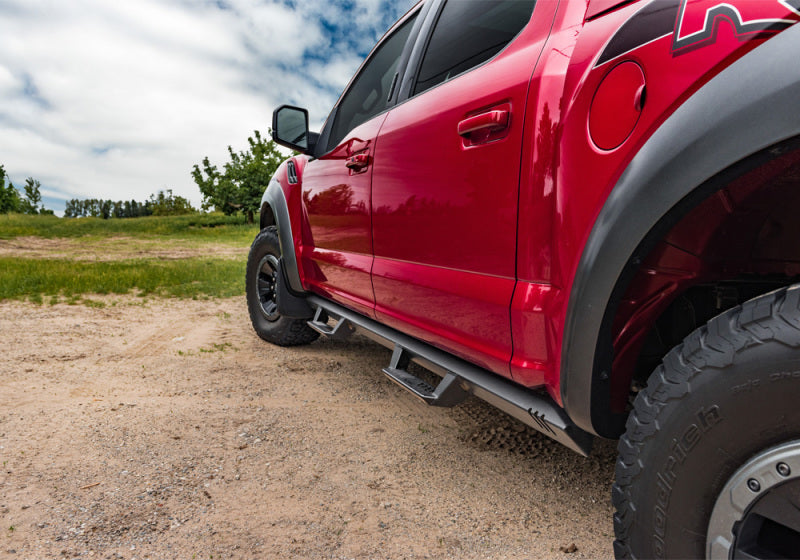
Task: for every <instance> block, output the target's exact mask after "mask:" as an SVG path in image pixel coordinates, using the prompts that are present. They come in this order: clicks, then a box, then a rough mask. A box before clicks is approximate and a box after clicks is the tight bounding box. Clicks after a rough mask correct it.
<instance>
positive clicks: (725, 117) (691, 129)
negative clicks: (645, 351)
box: [561, 26, 800, 437]
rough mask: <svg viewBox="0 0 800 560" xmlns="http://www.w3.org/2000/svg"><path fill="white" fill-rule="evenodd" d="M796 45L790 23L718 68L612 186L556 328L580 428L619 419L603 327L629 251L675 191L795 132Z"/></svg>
mask: <svg viewBox="0 0 800 560" xmlns="http://www.w3.org/2000/svg"><path fill="white" fill-rule="evenodd" d="M798 52H800V26H795V27H793V28H791V29H788V30H787V31H784V32H783V33H781V34H780V35H778V36H776V37H775V38H772V39H770V40H768V41H767V42H765V43H764V44H763V45H761V46H760V47H758V48H757V49H755V50H753V51H751V52H750V53H748V54H746V55H745V56H743V57H742V58H741V59H739V60H738V61H736V62H734V63H733V64H732V65H731V66H730V67H728V68H727V69H725V70H723V71H722V72H721V73H720V74H719V75H717V76H716V77H714V78H713V79H712V80H710V81H709V82H708V83H707V84H706V85H704V86H703V87H702V88H701V89H700V90H698V91H697V93H696V94H694V95H693V96H692V97H691V98H689V99H688V100H687V101H686V103H684V104H683V105H682V106H680V107H679V108H678V109H677V110H676V111H675V113H674V114H673V115H671V116H670V117H669V118H668V119H667V120H666V121H665V122H664V124H663V125H661V127H659V129H658V130H656V132H655V133H654V134H653V135H652V137H651V138H650V139H649V140H648V141H647V142H646V143H645V145H644V146H643V147H642V148H641V149H640V150H639V152H638V153H637V154H636V156H635V157H634V158H633V160H632V161H631V162H630V164H629V165H628V167H627V168H626V170H625V171H624V173H623V174H622V176H621V177H620V179H619V181H618V182H617V183H616V185H615V186H614V188H613V190H612V191H611V193H610V195H609V197H608V199H607V200H606V202H605V204H604V206H603V208H602V210H601V212H600V214H599V216H598V218H597V221H596V222H595V224H594V226H593V227H592V230H591V233H590V235H589V238H588V240H587V242H586V245H585V246H584V249H583V253H582V255H581V259H580V261H579V264H578V267H577V270H576V274H575V278H574V283H573V286H572V290H571V293H570V298H569V304H568V309H567V321H566V325H565V328H564V335H563V336H564V338H563V344H562V354H561V395H562V398H563V402H564V406H565V408H566V410H567V413H568V414H569V416H570V417H571V418H572V420H573V421H574V422H575V423H576V424H577V425H578V426H580V427H581V428H583V429H584V430H587V431H589V432H592V433H596V434H599V435H602V436H605V437H613V436H615V435H618V433H615V432H617V431H618V430H619V429H620V428H621V427H622V426H621V421H624V418H621V417H619V418H610V421H606V420H609V416H608V415H607V414H606V409H605V408H604V402H603V398H604V395H605V394H606V393H607V390H605V387H606V383H605V381H604V379H607V378H608V376H609V375H610V373H611V372H610V358H611V356H610V355H607V354H610V335H609V334H607V333H608V332H610V321H611V320H613V315H614V312H615V304H614V300H615V297H620V295H621V294H617V295H616V296H615V294H616V292H618V291H620V290H621V291H624V289H625V287H626V276H627V275H628V273H629V269H630V268H632V263H634V262H635V259H636V257H637V256H642V254H646V253H647V251H648V250H649V244H650V243H651V242H654V241H653V239H654V238H657V237H658V235H659V234H662V235H663V233H665V232H663V231H661V229H662V228H665V227H667V226H668V225H669V224H667V223H666V222H667V221H669V220H665V218H666V217H667V216H668V215H670V216H669V217H670V219H671V218H672V217H673V216H674V215H675V214H678V213H679V212H678V211H677V210H678V209H681V210H682V208H681V207H680V206H679V203H681V201H683V203H684V204H688V203H689V202H692V203H695V202H696V201H695V200H694V196H697V197H700V196H701V195H703V196H705V195H707V194H710V193H711V192H713V191H714V190H716V189H720V188H722V187H724V186H725V184H726V182H727V181H729V180H730V179H732V178H734V177H735V176H737V175H738V174H741V173H742V171H743V169H742V168H743V167H747V166H746V165H744V164H743V163H742V162H746V161H747V160H748V158H751V156H755V155H756V154H760V156H758V157H755V160H754V159H752V158H751V160H750V167H752V166H753V165H756V164H757V163H758V161H763V160H764V158H765V157H766V158H769V157H771V156H770V154H769V152H765V150H767V149H768V148H770V147H771V146H775V145H777V144H779V143H781V142H784V141H787V140H790V139H792V138H794V137H796V136H798V135H800V80H798V79H797V74H796V72H795V69H796V68H797V53H798ZM742 76H748V79H747V80H742ZM745 131H746V132H745ZM772 157H774V156H772ZM737 164H739V165H738V166H737ZM726 170H727V171H726ZM723 172H725V173H723ZM676 207H678V209H676ZM673 210H676V211H675V212H672V211H673ZM687 210H688V208H687ZM628 280H629V278H628ZM604 332H605V333H606V337H607V339H603V338H602V337H603V333H604ZM604 391H605V392H604Z"/></svg>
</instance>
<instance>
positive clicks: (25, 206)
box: [0, 165, 53, 215]
mask: <svg viewBox="0 0 800 560" xmlns="http://www.w3.org/2000/svg"><path fill="white" fill-rule="evenodd" d="M7 177H8V175H7V174H6V170H5V168H4V167H3V166H2V165H0V214H10V213H17V214H42V215H47V214H49V215H52V214H53V211H52V210H48V209H47V208H45V207H44V204H42V193H41V192H40V190H39V189H40V188H41V186H42V185H41V183H39V181H36V180H35V179H34V178H33V177H28V178H27V179H26V180H25V186H24V187H23V192H22V193H20V192H19V191H18V190H17V189H16V187H14V183H12V182H11V181H10V180H9V181H8V184H7V185H6V179H7Z"/></svg>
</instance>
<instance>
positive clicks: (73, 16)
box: [0, 0, 415, 213]
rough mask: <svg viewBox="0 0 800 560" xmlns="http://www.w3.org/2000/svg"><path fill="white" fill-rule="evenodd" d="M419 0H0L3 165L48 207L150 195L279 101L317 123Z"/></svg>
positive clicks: (266, 115)
mask: <svg viewBox="0 0 800 560" xmlns="http://www.w3.org/2000/svg"><path fill="white" fill-rule="evenodd" d="M414 3H415V1H414V0H401V1H394V2H393V1H390V0H131V1H128V2H109V1H108V0H68V1H60V0H0V100H2V103H0V165H3V166H4V167H5V169H6V172H7V173H8V174H9V175H10V177H11V180H12V181H13V183H14V185H15V186H16V187H17V188H19V189H20V190H22V189H21V187H22V185H23V184H24V183H25V178H26V177H29V176H30V177H33V178H35V179H37V180H39V181H40V182H41V184H42V194H43V195H44V201H45V206H46V207H47V208H51V209H53V210H56V212H57V213H61V211H63V209H64V203H65V201H66V200H68V199H70V198H104V199H113V200H130V199H135V200H145V199H146V198H148V197H149V196H150V195H151V194H153V193H155V192H157V191H158V190H162V189H166V188H171V189H172V190H173V192H175V193H176V194H179V195H181V196H185V197H186V198H188V199H189V200H191V201H192V202H193V204H194V205H196V206H199V203H200V193H199V191H198V190H197V187H196V186H195V184H194V183H193V182H192V180H191V177H190V175H189V172H190V170H191V168H192V166H193V165H194V164H195V163H199V162H200V161H201V160H202V158H203V157H204V156H208V157H209V158H210V159H211V161H212V162H214V163H218V164H221V163H223V162H224V161H225V160H226V155H227V146H228V145H232V146H233V148H234V149H236V150H238V149H244V148H245V147H246V145H247V137H248V136H249V135H251V134H252V132H253V130H256V129H258V130H260V131H262V132H263V133H266V130H267V128H268V126H269V125H270V123H271V118H272V110H273V109H274V108H275V107H277V106H278V105H280V104H282V103H291V104H295V105H300V106H303V107H307V108H308V109H309V111H310V113H311V119H312V124H313V125H314V126H319V125H320V124H321V123H322V121H323V120H324V119H325V116H326V115H327V112H328V111H329V110H330V108H331V106H332V105H333V103H334V101H335V100H336V98H337V97H338V95H339V93H341V91H342V89H343V88H344V86H345V85H346V83H347V81H348V80H349V79H350V77H351V75H352V74H353V72H354V71H355V69H356V68H357V67H358V65H359V64H360V63H361V60H362V59H363V58H364V56H365V55H366V54H367V52H368V51H369V50H370V48H371V47H372V45H373V44H374V43H375V42H376V41H377V39H378V38H379V37H380V36H381V35H382V34H383V33H384V32H385V31H386V29H388V27H389V26H390V25H391V24H392V22H394V21H395V20H396V19H397V18H399V17H400V16H401V15H402V14H403V13H404V12H405V11H407V10H408V9H409V8H410V7H411V6H412V5H413V4H414Z"/></svg>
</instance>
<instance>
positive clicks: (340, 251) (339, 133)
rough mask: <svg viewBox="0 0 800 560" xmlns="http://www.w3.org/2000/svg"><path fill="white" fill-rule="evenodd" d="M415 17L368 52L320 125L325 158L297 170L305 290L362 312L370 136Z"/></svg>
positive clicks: (382, 114)
mask: <svg viewBox="0 0 800 560" xmlns="http://www.w3.org/2000/svg"><path fill="white" fill-rule="evenodd" d="M416 17H417V16H416V14H411V15H409V16H407V17H406V18H404V20H401V22H400V23H399V24H398V25H397V26H395V28H394V29H392V30H391V31H390V32H389V33H388V34H387V35H386V36H385V37H384V39H383V40H382V41H381V42H380V43H379V44H378V45H377V46H376V47H375V49H373V51H372V53H371V54H370V56H369V57H368V58H367V60H366V61H365V62H364V64H363V65H362V66H361V68H360V70H359V72H358V73H357V74H356V76H355V78H353V80H352V81H351V82H350V85H349V86H348V88H347V89H346V91H345V93H344V94H343V95H342V97H341V98H340V99H339V102H338V103H337V105H336V107H335V108H334V111H333V112H332V113H331V116H330V117H329V122H327V123H326V125H325V128H324V129H323V135H322V136H321V138H320V141H321V142H327V144H326V148H323V151H325V152H326V153H325V155H323V156H321V157H319V158H318V159H312V160H310V161H309V162H308V164H307V165H306V167H305V171H304V174H303V207H304V211H305V212H306V214H307V222H306V223H307V224H308V228H306V230H305V231H304V234H303V235H304V239H303V249H302V255H301V263H302V266H303V273H304V276H305V278H306V284H307V287H308V288H309V289H310V290H311V291H314V292H316V293H318V294H321V295H323V296H324V297H328V298H330V299H332V300H334V301H337V302H339V303H341V304H343V305H345V306H347V307H350V308H352V309H354V310H356V311H358V312H360V313H363V314H365V315H369V316H374V313H373V308H374V305H375V298H374V294H373V291H372V282H371V280H370V271H371V268H372V258H373V257H372V253H373V251H372V224H371V204H370V181H371V178H372V170H373V162H374V158H375V148H376V144H375V140H376V137H377V135H378V131H379V130H380V129H381V125H382V124H383V122H384V121H385V119H386V115H387V113H386V111H387V109H388V107H389V106H390V105H391V101H392V99H391V98H392V97H393V91H394V90H396V88H397V74H398V71H399V69H400V67H401V62H402V58H403V53H404V50H405V48H406V45H407V43H408V42H409V37H410V34H411V32H412V30H413V29H414V22H415V20H416ZM406 58H407V55H406ZM395 98H396V96H395Z"/></svg>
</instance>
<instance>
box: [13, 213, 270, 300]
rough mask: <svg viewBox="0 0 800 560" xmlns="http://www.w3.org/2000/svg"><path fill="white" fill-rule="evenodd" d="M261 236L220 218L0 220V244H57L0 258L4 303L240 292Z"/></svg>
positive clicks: (250, 226)
mask: <svg viewBox="0 0 800 560" xmlns="http://www.w3.org/2000/svg"><path fill="white" fill-rule="evenodd" d="M257 232H258V226H257V225H253V224H246V223H245V222H244V218H243V217H240V216H239V217H236V216H224V215H222V214H191V215H186V216H169V217H156V216H150V217H146V218H131V219H111V220H102V219H99V218H73V219H65V218H58V217H55V216H23V215H16V214H10V215H0V241H2V240H14V239H15V238H19V237H25V238H41V239H47V240H52V241H48V242H35V241H33V240H32V241H31V242H28V241H27V240H21V241H17V242H14V241H12V243H11V244H9V246H11V247H12V249H11V251H9V253H8V254H7V255H6V256H4V257H0V301H2V300H7V299H15V300H29V301H32V302H36V303H45V302H47V303H51V304H55V303H60V302H64V301H66V302H67V303H78V302H80V303H82V304H83V305H88V306H98V307H102V306H103V305H105V303H104V302H103V301H102V300H101V301H96V300H92V299H91V298H90V296H92V295H94V294H98V295H103V294H134V295H140V296H159V297H178V298H207V297H230V296H236V295H241V294H243V293H244V272H245V266H246V262H245V261H246V258H247V256H246V255H247V248H248V247H249V246H250V243H251V242H252V240H253V237H254V236H255V235H256V233H257ZM59 240H60V241H59ZM14 247H16V248H17V249H16V250H15V249H14ZM26 247H30V248H31V249H32V250H31V251H27V252H26ZM220 249H223V250H220ZM210 254H214V255H215V256H210ZM64 255H67V256H66V257H65V256H64ZM165 256H166V257H167V258H164V257H165Z"/></svg>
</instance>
